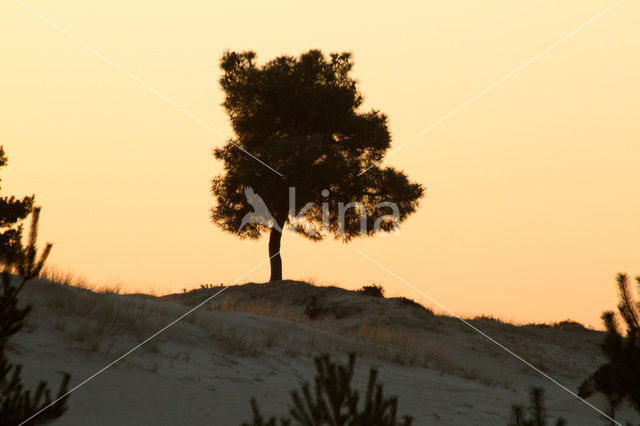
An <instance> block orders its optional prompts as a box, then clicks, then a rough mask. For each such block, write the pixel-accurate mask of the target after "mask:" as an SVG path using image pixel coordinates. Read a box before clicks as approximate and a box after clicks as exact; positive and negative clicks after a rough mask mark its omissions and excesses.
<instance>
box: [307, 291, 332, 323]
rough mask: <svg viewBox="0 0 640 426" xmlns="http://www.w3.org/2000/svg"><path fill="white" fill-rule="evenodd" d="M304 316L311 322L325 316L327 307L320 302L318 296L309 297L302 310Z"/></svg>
mask: <svg viewBox="0 0 640 426" xmlns="http://www.w3.org/2000/svg"><path fill="white" fill-rule="evenodd" d="M304 314H305V315H306V316H308V317H309V319H312V320H313V319H320V318H322V317H324V316H325V315H326V314H327V307H326V306H324V305H323V304H322V303H321V302H320V299H319V298H318V296H311V299H309V303H307V306H306V307H305V308H304Z"/></svg>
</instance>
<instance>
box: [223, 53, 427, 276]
mask: <svg viewBox="0 0 640 426" xmlns="http://www.w3.org/2000/svg"><path fill="white" fill-rule="evenodd" d="M221 68H222V70H223V76H222V78H221V79H220V85H221V86H222V89H223V90H224V93H225V95H226V96H225V100H224V103H223V104H222V105H223V106H224V108H225V109H226V111H227V113H228V115H229V118H230V121H231V125H232V127H233V130H234V132H235V137H234V138H232V139H230V140H229V141H228V142H227V143H226V144H225V145H224V146H223V147H222V148H217V149H215V150H214V155H215V157H216V158H217V159H219V160H222V161H223V163H224V171H223V173H222V174H221V175H219V176H217V177H216V178H214V180H213V185H212V191H213V193H214V195H215V197H216V200H217V204H216V206H215V207H214V208H213V209H212V220H213V222H214V223H215V224H216V225H218V226H220V227H221V228H222V229H223V230H225V231H228V232H230V233H234V234H237V235H238V236H239V237H240V238H252V239H257V238H259V237H260V236H261V235H262V233H264V232H269V233H270V235H269V257H270V262H271V278H270V281H278V280H281V279H282V260H281V256H280V241H281V237H282V231H283V230H284V229H289V230H290V231H293V232H296V233H298V234H300V235H303V236H304V237H306V238H309V239H311V240H314V241H319V240H322V239H323V238H324V237H326V236H327V235H330V234H332V235H333V236H334V237H335V238H336V239H340V240H343V241H345V242H346V241H349V240H351V239H352V238H354V237H357V236H364V235H368V236H370V235H373V234H374V233H376V231H385V232H389V231H393V230H395V229H396V228H397V226H398V225H399V224H400V223H402V222H403V221H404V220H405V219H406V218H407V217H408V216H409V215H410V214H411V213H413V212H414V211H415V210H416V208H417V207H418V200H419V199H420V198H421V197H422V195H423V193H424V188H423V187H422V185H420V184H418V183H415V182H411V181H410V180H409V179H408V178H407V176H406V175H405V174H404V173H403V172H402V171H399V170H396V169H394V168H392V167H381V166H380V165H379V164H378V162H379V161H380V160H382V158H383V157H384V155H385V152H386V151H387V150H388V149H389V146H390V143H391V135H390V133H389V129H388V126H387V117H386V115H385V114H383V113H381V112H380V111H377V110H371V111H369V112H361V111H359V110H358V109H359V107H360V106H361V104H362V102H363V97H362V95H361V94H360V92H359V91H358V89H357V82H356V80H355V79H354V78H353V77H352V76H351V75H350V72H351V69H352V68H353V61H352V59H351V54H349V53H340V54H338V53H333V54H331V55H330V56H329V57H328V58H327V57H325V56H324V55H323V54H322V52H320V51H319V50H310V51H308V52H306V53H304V54H302V55H300V56H299V57H298V58H295V57H292V56H279V57H277V58H275V59H273V60H271V61H269V62H267V63H266V64H264V65H257V64H256V54H255V53H254V52H251V51H249V52H243V53H236V52H225V53H224V55H223V56H222V60H221ZM252 206H253V208H252ZM260 206H262V207H264V208H263V209H260ZM254 210H255V211H254ZM259 210H260V211H259ZM267 210H268V212H267V217H265V215H264V214H263V213H264V212H266V211H267ZM296 212H298V213H296Z"/></svg>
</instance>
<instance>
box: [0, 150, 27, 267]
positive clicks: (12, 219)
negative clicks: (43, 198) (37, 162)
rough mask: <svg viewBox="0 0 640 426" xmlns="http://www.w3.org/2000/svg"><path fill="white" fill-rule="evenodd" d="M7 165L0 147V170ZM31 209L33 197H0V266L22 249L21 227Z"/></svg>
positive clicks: (10, 260)
mask: <svg viewBox="0 0 640 426" xmlns="http://www.w3.org/2000/svg"><path fill="white" fill-rule="evenodd" d="M6 165H7V157H6V155H5V154H4V149H3V147H2V146H0V168H2V167H4V166H6ZM32 208H33V196H31V197H24V198H22V199H17V198H15V197H13V196H11V197H7V196H4V197H0V264H3V265H5V266H6V265H7V264H9V263H11V262H12V261H14V260H15V258H16V256H17V255H18V253H19V252H20V249H21V247H22V244H21V241H22V225H21V224H20V222H21V221H22V220H23V219H24V218H26V217H27V216H28V215H29V213H30V212H31V210H32Z"/></svg>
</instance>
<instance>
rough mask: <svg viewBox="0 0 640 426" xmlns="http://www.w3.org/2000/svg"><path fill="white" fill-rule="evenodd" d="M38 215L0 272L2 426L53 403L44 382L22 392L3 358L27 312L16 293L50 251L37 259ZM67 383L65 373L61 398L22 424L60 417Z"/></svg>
mask: <svg viewBox="0 0 640 426" xmlns="http://www.w3.org/2000/svg"><path fill="white" fill-rule="evenodd" d="M39 214H40V208H39V207H36V208H34V209H33V215H32V222H31V232H30V235H29V242H28V244H27V246H26V247H24V248H23V247H21V248H20V250H19V251H18V252H17V253H16V254H15V258H14V259H15V262H14V263H13V264H9V265H7V266H6V267H5V270H4V272H3V273H2V288H1V292H0V419H2V424H3V425H12V426H13V425H18V424H21V423H22V422H24V421H25V420H27V419H29V418H30V417H31V416H33V415H34V414H36V413H38V411H40V410H42V409H43V408H45V407H47V406H48V405H49V404H50V403H51V402H52V401H53V400H52V398H51V391H50V389H49V387H48V385H47V383H46V382H44V381H41V382H40V383H39V384H38V386H37V387H36V389H35V391H34V392H33V393H32V392H31V391H30V390H25V389H24V385H23V384H22V378H21V373H22V366H21V365H14V364H12V363H11V362H9V360H8V359H7V355H6V350H7V344H8V342H9V339H10V338H11V336H13V335H15V334H16V333H18V332H19V331H20V330H21V329H22V327H23V326H24V319H25V317H26V316H27V314H28V313H29V311H30V310H31V307H30V306H28V305H27V306H24V307H20V306H19V302H18V294H19V292H20V290H22V288H23V286H24V285H25V283H26V282H27V281H28V280H30V279H32V278H35V277H37V276H38V274H39V273H40V270H41V269H42V267H43V265H44V262H45V261H46V259H47V256H48V255H49V252H50V251H51V244H47V245H46V248H45V249H44V251H43V252H42V254H41V255H40V257H39V258H38V256H37V248H36V242H37V230H38V219H39ZM11 267H14V268H15V270H16V271H17V273H18V277H19V284H18V285H14V284H12V282H11V281H12V279H11V275H10V273H9V269H10V268H11ZM69 380H70V376H69V374H67V373H65V374H64V377H63V379H62V382H61V384H60V388H59V391H58V394H57V395H58V396H57V398H61V397H63V398H62V399H61V400H60V401H58V402H57V403H56V404H54V405H52V406H51V407H49V408H47V409H46V410H45V411H43V412H42V413H40V414H38V415H37V416H36V417H34V418H33V419H31V420H29V421H28V422H26V423H25V425H36V424H43V423H47V422H49V421H51V420H53V419H56V418H58V417H60V416H62V414H63V413H64V412H65V411H66V410H67V399H68V395H66V396H65V394H66V393H67V388H68V385H69ZM57 398H56V399H57Z"/></svg>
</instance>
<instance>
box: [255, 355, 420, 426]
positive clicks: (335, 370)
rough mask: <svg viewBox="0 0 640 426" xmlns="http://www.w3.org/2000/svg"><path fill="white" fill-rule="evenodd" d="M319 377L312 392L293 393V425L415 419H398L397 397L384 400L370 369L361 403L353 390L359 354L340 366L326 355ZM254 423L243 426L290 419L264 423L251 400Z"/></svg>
mask: <svg viewBox="0 0 640 426" xmlns="http://www.w3.org/2000/svg"><path fill="white" fill-rule="evenodd" d="M315 363H316V376H315V381H314V386H313V389H312V388H311V385H310V384H309V382H305V383H304V384H303V385H302V387H301V389H299V390H294V391H292V392H291V397H292V400H293V405H292V406H290V408H289V415H290V416H291V418H292V419H293V422H295V423H293V424H295V425H301V426H325V425H326V426H346V425H350V426H351V425H352V426H368V425H376V426H410V425H411V424H412V423H413V419H412V418H411V417H409V416H404V417H403V418H402V420H400V421H399V420H398V419H397V405H398V400H397V398H396V397H385V395H384V392H383V386H382V384H378V383H376V382H377V376H378V372H377V370H376V369H375V368H371V370H370V372H369V383H368V385H367V391H366V394H365V396H364V399H363V403H362V404H360V401H361V399H360V393H359V392H358V391H357V390H354V389H353V388H352V387H351V380H352V379H353V372H354V367H355V363H356V355H355V354H353V353H351V354H349V362H348V363H347V364H346V365H339V364H336V363H334V362H333V361H331V358H330V357H329V355H327V354H325V355H322V356H320V357H317V358H316V359H315ZM251 407H252V411H253V421H252V422H250V423H243V426H276V425H277V424H280V425H281V426H287V425H291V424H292V420H291V419H290V418H287V417H281V418H280V419H279V420H278V419H276V417H270V418H269V419H268V420H265V419H264V417H263V416H262V414H261V412H260V408H259V407H258V403H257V402H256V400H255V399H252V400H251Z"/></svg>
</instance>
